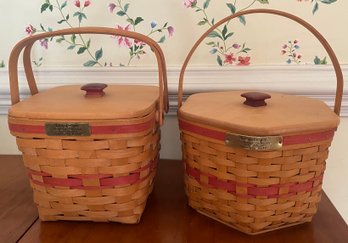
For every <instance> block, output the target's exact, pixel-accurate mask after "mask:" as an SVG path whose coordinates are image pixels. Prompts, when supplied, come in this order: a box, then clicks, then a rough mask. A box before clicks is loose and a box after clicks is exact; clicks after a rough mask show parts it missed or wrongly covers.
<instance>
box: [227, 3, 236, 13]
mask: <svg viewBox="0 0 348 243" xmlns="http://www.w3.org/2000/svg"><path fill="white" fill-rule="evenodd" d="M226 5H227V7H228V8H229V9H230V10H231V13H233V14H234V13H236V7H235V6H234V4H232V3H226Z"/></svg>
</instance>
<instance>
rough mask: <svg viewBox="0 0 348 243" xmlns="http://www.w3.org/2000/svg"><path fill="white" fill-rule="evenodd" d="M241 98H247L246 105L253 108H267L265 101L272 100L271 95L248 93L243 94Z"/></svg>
mask: <svg viewBox="0 0 348 243" xmlns="http://www.w3.org/2000/svg"><path fill="white" fill-rule="evenodd" d="M241 96H242V97H244V98H246V101H245V102H244V104H245V105H248V106H252V107H260V106H266V105H267V103H266V102H265V100H267V99H270V98H271V96H270V95H269V94H265V93H261V92H248V93H244V94H241Z"/></svg>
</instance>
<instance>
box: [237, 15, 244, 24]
mask: <svg viewBox="0 0 348 243" xmlns="http://www.w3.org/2000/svg"><path fill="white" fill-rule="evenodd" d="M238 19H239V22H241V23H242V24H243V25H246V20H245V17H244V16H239V17H238Z"/></svg>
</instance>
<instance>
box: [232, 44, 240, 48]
mask: <svg viewBox="0 0 348 243" xmlns="http://www.w3.org/2000/svg"><path fill="white" fill-rule="evenodd" d="M232 47H233V48H234V49H239V48H240V47H241V45H239V44H237V43H235V44H233V45H232Z"/></svg>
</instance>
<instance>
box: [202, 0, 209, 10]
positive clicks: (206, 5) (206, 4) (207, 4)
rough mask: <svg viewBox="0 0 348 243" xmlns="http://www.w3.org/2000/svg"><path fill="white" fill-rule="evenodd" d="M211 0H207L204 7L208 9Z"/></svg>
mask: <svg viewBox="0 0 348 243" xmlns="http://www.w3.org/2000/svg"><path fill="white" fill-rule="evenodd" d="M209 3H210V0H206V1H205V2H204V4H203V9H207V8H208V7H209Z"/></svg>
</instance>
